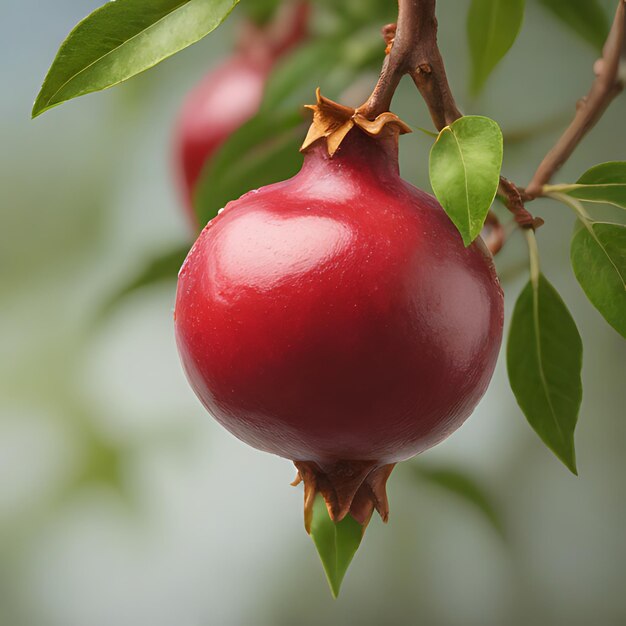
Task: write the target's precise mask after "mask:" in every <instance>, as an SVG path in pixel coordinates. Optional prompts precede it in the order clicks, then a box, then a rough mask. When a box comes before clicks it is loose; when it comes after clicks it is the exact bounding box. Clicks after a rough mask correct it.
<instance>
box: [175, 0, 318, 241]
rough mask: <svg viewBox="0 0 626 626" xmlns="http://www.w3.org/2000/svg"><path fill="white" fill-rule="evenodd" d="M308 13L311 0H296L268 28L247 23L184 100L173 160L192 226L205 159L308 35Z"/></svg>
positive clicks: (246, 115) (254, 109)
mask: <svg viewBox="0 0 626 626" xmlns="http://www.w3.org/2000/svg"><path fill="white" fill-rule="evenodd" d="M308 15H309V6H308V2H296V3H288V4H286V5H284V6H283V7H282V8H281V10H279V11H278V13H277V15H276V16H275V18H274V19H273V20H272V21H271V23H270V24H268V25H267V26H264V27H259V26H256V25H255V24H253V23H251V22H246V23H245V24H244V25H243V28H242V30H241V35H240V41H239V44H238V46H237V49H236V51H235V52H234V53H233V54H232V55H231V56H229V57H228V58H226V59H225V60H224V61H222V62H221V63H220V64H219V65H218V66H217V67H216V68H214V69H213V70H211V71H210V72H209V73H208V74H207V75H206V76H205V77H204V78H203V79H202V80H201V81H200V83H199V84H198V85H197V86H196V87H195V88H194V89H192V91H191V92H190V93H189V94H188V95H187V97H186V98H185V100H184V102H183V105H182V107H181V111H180V113H179V116H178V121H177V123H176V130H175V138H174V159H175V167H176V174H177V178H178V181H179V186H180V189H181V192H182V194H183V198H184V202H185V208H186V210H187V214H188V217H189V219H190V220H191V222H192V224H193V227H194V230H195V229H198V228H199V226H200V224H199V223H198V219H197V217H196V215H195V213H194V210H193V194H194V191H195V186H196V183H197V181H198V178H199V177H200V173H201V172H202V169H203V167H204V165H205V163H206V162H207V161H208V160H209V159H210V158H211V157H212V156H213V155H214V154H215V152H216V151H217V150H218V148H219V147H220V146H221V145H222V144H223V143H224V141H226V139H227V138H228V137H229V136H230V135H231V134H232V133H233V132H234V131H236V130H237V129H238V128H240V127H241V126H242V125H243V124H244V123H245V122H247V121H248V120H249V119H250V118H252V117H253V116H254V114H255V113H256V112H257V111H258V109H259V106H260V105H261V100H262V98H263V90H264V87H265V83H266V81H267V78H268V76H269V74H270V72H271V71H272V68H273V66H274V64H275V63H276V61H277V60H278V59H279V58H280V57H281V56H282V55H283V54H285V53H286V52H288V51H289V50H290V49H292V48H293V47H294V46H295V45H297V44H298V43H299V42H300V41H301V40H302V39H303V38H304V37H305V35H306V29H307V21H308Z"/></svg>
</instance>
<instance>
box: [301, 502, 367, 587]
mask: <svg viewBox="0 0 626 626" xmlns="http://www.w3.org/2000/svg"><path fill="white" fill-rule="evenodd" d="M311 539H313V543H314V544H315V547H316V548H317V552H318V554H319V557H320V559H321V561H322V565H323V566H324V571H325V572H326V578H328V584H329V585H330V589H331V591H332V594H333V597H335V598H336V597H337V596H338V595H339V589H340V588H341V583H342V581H343V578H344V576H345V575H346V572H347V571H348V567H349V566H350V563H351V562H352V559H353V558H354V555H355V553H356V551H357V550H358V549H359V545H360V544H361V539H363V526H361V524H359V523H358V522H357V521H356V520H355V519H354V518H353V517H352V516H351V515H346V517H345V518H344V519H342V520H341V521H340V522H338V523H336V524H335V522H333V521H332V520H331V519H330V516H329V515H328V510H327V509H326V504H325V502H324V498H322V496H321V495H319V494H318V495H317V496H316V497H315V502H314V503H313V519H312V521H311Z"/></svg>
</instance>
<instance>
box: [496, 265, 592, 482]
mask: <svg viewBox="0 0 626 626" xmlns="http://www.w3.org/2000/svg"><path fill="white" fill-rule="evenodd" d="M581 367H582V343H581V340H580V336H579V334H578V329H577V328H576V324H575V323H574V320H573V319H572V316H571V315H570V313H569V311H568V310H567V307H566V306H565V304H564V302H563V300H561V297H560V296H559V294H558V293H557V291H556V290H555V289H554V287H553V286H552V285H551V284H550V283H549V282H548V280H546V278H545V277H544V276H543V275H542V274H538V275H537V276H536V278H535V279H531V280H530V281H529V282H528V284H527V285H526V287H525V288H524V290H523V291H522V293H521V294H520V296H519V298H518V300H517V303H516V304H515V310H514V311H513V317H512V319H511V328H510V331H509V341H508V346H507V369H508V373H509V381H510V383H511V388H512V389H513V393H514V394H515V397H516V399H517V402H518V404H519V406H520V408H521V409H522V411H523V412H524V415H525V416H526V418H527V419H528V422H529V423H530V425H531V426H532V428H533V429H534V430H535V432H536V433H537V434H538V435H539V436H540V437H541V439H542V440H543V441H544V443H545V444H546V445H547V446H548V447H549V448H550V449H551V450H552V451H553V452H554V453H555V454H556V456H557V457H558V458H559V459H561V461H563V463H565V465H566V466H567V467H568V468H569V469H570V470H571V471H572V472H573V473H574V474H576V473H577V470H576V457H575V451H574V429H575V427H576V422H577V420H578V411H579V408H580V402H581V399H582V385H581V381H580V371H581Z"/></svg>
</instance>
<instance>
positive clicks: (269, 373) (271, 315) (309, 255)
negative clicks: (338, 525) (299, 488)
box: [175, 96, 503, 524]
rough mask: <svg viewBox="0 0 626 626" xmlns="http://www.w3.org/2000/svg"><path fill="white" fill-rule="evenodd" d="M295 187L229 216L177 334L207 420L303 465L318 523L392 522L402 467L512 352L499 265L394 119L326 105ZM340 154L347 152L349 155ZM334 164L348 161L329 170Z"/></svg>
mask: <svg viewBox="0 0 626 626" xmlns="http://www.w3.org/2000/svg"><path fill="white" fill-rule="evenodd" d="M311 128H312V129H311V131H310V132H309V136H308V138H307V141H306V142H305V146H306V149H305V153H306V154H305V161H304V165H303V167H302V169H301V171H300V172H299V173H298V174H297V175H296V176H294V177H293V178H291V179H289V180H286V181H284V182H280V183H277V184H273V185H269V186H267V187H262V188H261V189H257V190H254V191H251V192H249V193H247V194H245V195H244V196H242V197H241V198H240V199H239V200H236V201H234V202H230V203H229V204H228V205H227V206H226V207H225V209H224V210H223V211H222V212H221V213H220V214H219V215H218V216H217V217H216V218H215V219H213V220H212V221H211V222H209V224H208V225H207V226H206V228H205V229H204V231H203V232H202V233H201V235H200V237H199V238H198V240H197V241H196V243H195V244H194V246H193V248H192V249H191V251H190V253H189V256H188V257H187V260H186V261H185V263H184V265H183V267H182V269H181V271H180V275H179V281H178V292H177V299H176V312H175V327H176V338H177V343H178V348H179V351H180V355H181V359H182V363H183V365H184V369H185V372H186V374H187V377H188V379H189V381H190V383H191V386H192V387H193V389H194V391H195V392H196V394H197V395H198V397H199V398H200V400H201V402H202V403H203V404H204V406H205V407H206V408H207V409H208V411H209V412H210V413H211V414H212V415H213V416H214V417H215V418H216V419H217V420H218V421H219V422H220V423H221V424H222V425H223V426H224V427H225V428H227V429H228V430H229V431H230V432H231V433H233V434H234V435H235V436H236V437H238V438H239V439H241V440H242V441H244V442H246V443H248V444H249V445H251V446H253V447H255V448H258V449H260V450H265V451H267V452H271V453H273V454H277V455H279V456H282V457H285V458H288V459H292V460H293V461H294V462H295V464H296V467H297V468H298V471H299V478H301V479H303V480H304V482H305V520H307V523H308V521H309V520H310V511H311V506H312V502H313V497H314V496H315V493H316V492H318V491H319V492H321V493H322V495H323V496H324V497H325V499H326V502H327V505H328V509H329V512H330V515H331V517H332V518H333V519H334V520H336V521H337V520H340V519H342V518H343V517H344V516H345V515H346V514H347V513H348V512H350V513H351V514H352V515H353V517H355V519H357V520H358V521H359V522H361V523H362V524H365V523H367V521H368V520H369V516H370V515H371V513H372V510H373V508H376V509H377V510H378V511H379V512H380V514H381V516H382V517H383V519H386V517H387V513H388V506H387V501H386V496H385V482H386V480H387V477H388V475H389V473H390V471H391V469H392V467H393V464H395V463H396V462H398V461H402V460H404V459H408V458H410V457H412V456H414V455H416V454H418V453H420V452H422V451H424V450H426V449H427V448H430V447H431V446H434V445H435V444H437V443H438V442H440V441H442V440H443V439H445V438H446V437H448V436H449V435H450V434H451V433H452V432H454V431H455V430H456V429H457V428H458V427H459V426H460V425H461V424H462V423H463V422H464V421H465V419H466V418H467V417H468V416H469V415H470V413H471V412H472V411H473V409H474V407H475V406H476V404H477V403H478V401H479V400H480V398H481V396H482V395H483V393H484V392H485V390H486V388H487V385H488V383H489V381H490V379H491V376H492V373H493V369H494V366H495V363H496V358H497V355H498V350H499V347H500V342H501V337H502V321H503V297H502V291H501V289H500V285H499V282H498V279H497V276H496V273H495V270H494V266H493V262H492V258H491V255H490V254H489V252H488V251H487V250H486V248H485V246H484V244H483V243H482V241H481V240H480V239H479V240H477V241H475V242H474V243H473V244H472V245H470V246H469V247H467V248H466V247H464V245H463V242H462V240H461V236H460V235H459V233H458V232H457V230H456V228H455V227H454V226H453V224H452V222H451V221H450V220H449V218H448V217H447V216H446V214H445V213H444V211H443V209H442V208H441V206H440V205H439V204H438V202H437V201H436V200H435V198H433V197H432V196H431V195H429V194H427V193H425V192H423V191H420V190H419V189H416V188H415V187H413V186H412V185H410V184H408V183H407V182H405V181H404V180H402V179H401V178H400V176H399V170H398V152H397V143H398V134H399V133H400V132H403V131H404V130H406V129H405V127H404V126H403V124H402V123H401V122H400V121H399V120H398V118H396V117H395V116H393V115H392V114H390V113H387V114H384V115H383V116H379V118H378V119H377V120H376V121H374V122H370V121H368V120H365V119H364V118H362V117H360V116H359V115H358V113H355V111H354V110H353V109H347V108H344V107H341V106H340V105H336V104H335V103H332V102H330V101H327V100H325V99H320V98H319V96H318V105H317V107H315V120H314V124H313V126H312V127H311ZM338 144H340V145H338ZM329 152H330V153H334V154H332V156H331V154H329Z"/></svg>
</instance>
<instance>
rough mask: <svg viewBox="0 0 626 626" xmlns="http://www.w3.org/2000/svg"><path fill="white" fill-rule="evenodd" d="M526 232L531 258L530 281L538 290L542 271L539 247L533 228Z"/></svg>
mask: <svg viewBox="0 0 626 626" xmlns="http://www.w3.org/2000/svg"><path fill="white" fill-rule="evenodd" d="M524 232H525V234H526V243H527V244H528V255H529V258H530V281H531V282H532V284H533V287H534V288H535V289H536V288H537V285H538V284H539V271H540V269H539V268H540V264H539V247H538V246H537V238H536V237H535V231H534V230H533V229H532V228H527V229H526V230H525V231H524Z"/></svg>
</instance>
